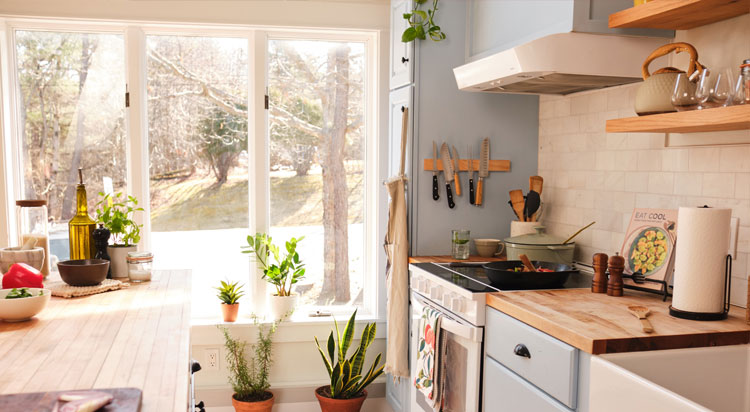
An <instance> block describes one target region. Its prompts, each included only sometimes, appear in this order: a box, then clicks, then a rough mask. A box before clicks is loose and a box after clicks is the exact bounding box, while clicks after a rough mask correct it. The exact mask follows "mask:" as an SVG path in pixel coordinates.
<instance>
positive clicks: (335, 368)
mask: <svg viewBox="0 0 750 412" xmlns="http://www.w3.org/2000/svg"><path fill="white" fill-rule="evenodd" d="M356 317H357V311H356V310H355V311H354V313H353V314H352V317H351V318H349V321H348V322H347V323H346V327H345V328H344V332H343V334H340V333H339V325H338V323H337V322H336V320H335V319H334V321H333V324H334V326H335V328H336V335H337V336H336V338H337V342H338V348H337V344H336V343H337V342H334V338H333V331H331V334H330V335H329V336H328V347H327V349H328V356H326V353H325V352H323V349H322V348H321V347H320V342H318V337H317V336H316V337H315V344H316V345H317V346H318V351H319V352H320V356H321V357H322V358H323V363H324V364H325V367H326V371H328V376H329V377H330V378H331V384H330V385H325V386H321V387H319V388H317V389H315V397H317V398H318V402H319V403H320V408H321V410H322V411H323V412H358V411H359V410H360V409H361V408H362V404H363V403H364V402H365V399H366V398H367V390H365V388H366V387H367V385H369V384H370V383H372V381H374V380H375V379H377V377H378V376H380V375H381V374H382V373H383V367H384V366H385V365H381V366H380V367H378V366H377V365H378V364H379V363H380V358H381V354H380V353H379V354H378V356H377V357H376V358H375V362H373V364H372V366H370V369H369V370H368V371H367V373H362V371H363V369H362V366H363V365H364V361H365V354H366V353H367V348H368V347H369V346H370V344H371V343H372V341H373V340H374V339H375V332H376V326H375V324H374V323H368V324H367V325H365V328H364V330H363V331H362V338H361V340H360V342H359V346H358V347H357V349H356V350H355V351H354V353H353V354H352V356H351V357H349V358H347V357H346V355H347V352H348V350H349V347H350V346H351V343H352V338H353V337H354V321H355V319H356ZM337 349H338V350H337ZM337 354H338V361H337V362H335V360H336V356H337Z"/></svg>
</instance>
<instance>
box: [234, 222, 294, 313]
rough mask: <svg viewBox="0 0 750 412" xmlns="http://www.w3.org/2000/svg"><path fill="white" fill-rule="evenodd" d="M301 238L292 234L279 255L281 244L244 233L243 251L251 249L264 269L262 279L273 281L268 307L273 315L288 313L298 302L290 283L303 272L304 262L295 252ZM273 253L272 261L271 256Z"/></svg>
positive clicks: (265, 237)
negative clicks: (284, 249) (245, 243)
mask: <svg viewBox="0 0 750 412" xmlns="http://www.w3.org/2000/svg"><path fill="white" fill-rule="evenodd" d="M302 239H304V236H302V237H300V238H291V239H290V240H289V241H288V242H286V244H285V246H286V254H284V255H283V256H282V252H281V250H280V248H279V247H278V246H276V245H274V244H273V241H272V239H271V237H270V236H268V235H266V234H265V233H256V235H255V236H248V237H247V246H242V248H243V249H245V250H243V251H242V253H252V254H254V255H255V259H256V261H257V262H258V263H259V264H260V266H261V268H262V269H263V279H264V280H265V281H266V282H268V283H270V284H271V285H273V287H274V288H275V289H276V293H275V294H273V295H271V299H270V300H269V309H270V312H271V316H272V318H273V319H280V318H282V317H284V316H286V315H289V314H290V313H291V312H292V311H293V310H294V306H295V305H296V304H297V298H298V295H297V294H295V293H292V285H294V284H295V283H297V282H299V281H300V279H302V278H303V277H304V276H305V264H304V263H302V260H301V259H300V257H299V253H298V252H297V243H299V242H300V241H301V240H302ZM271 257H273V260H274V262H271V261H270V259H271Z"/></svg>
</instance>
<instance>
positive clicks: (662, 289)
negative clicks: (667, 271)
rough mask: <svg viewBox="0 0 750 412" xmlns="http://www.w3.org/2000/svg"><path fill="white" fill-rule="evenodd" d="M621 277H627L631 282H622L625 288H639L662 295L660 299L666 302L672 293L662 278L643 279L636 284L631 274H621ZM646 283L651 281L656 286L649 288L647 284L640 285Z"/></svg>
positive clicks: (642, 290)
mask: <svg viewBox="0 0 750 412" xmlns="http://www.w3.org/2000/svg"><path fill="white" fill-rule="evenodd" d="M622 277H623V280H625V279H629V280H631V281H632V282H633V283H628V282H623V285H622V287H623V288H625V289H632V290H639V291H641V292H648V293H654V294H656V295H660V296H662V297H663V299H662V301H663V302H666V301H667V298H668V297H670V296H672V294H671V293H670V292H669V288H670V286H669V285H668V284H667V282H665V281H663V280H653V279H644V280H643V283H641V284H638V283H636V281H635V279H634V276H633V275H626V274H623V275H622ZM647 283H652V284H654V285H653V286H657V285H658V287H653V288H650V287H647V286H640V285H643V284H647Z"/></svg>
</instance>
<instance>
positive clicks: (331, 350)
mask: <svg viewBox="0 0 750 412" xmlns="http://www.w3.org/2000/svg"><path fill="white" fill-rule="evenodd" d="M335 353H336V342H334V341H333V332H331V334H330V335H328V356H329V359H331V362H333V360H334V359H336V357H335Z"/></svg>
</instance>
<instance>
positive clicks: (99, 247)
mask: <svg viewBox="0 0 750 412" xmlns="http://www.w3.org/2000/svg"><path fill="white" fill-rule="evenodd" d="M110 234H111V233H110V231H109V230H108V229H107V228H105V227H104V224H103V223H99V228H97V229H94V231H93V232H92V233H91V237H92V238H94V247H95V248H96V255H95V256H94V259H104V260H109V261H110V265H109V268H108V269H107V279H112V264H111V262H112V259H110V257H109V253H107V245H108V244H109V235H110Z"/></svg>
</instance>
